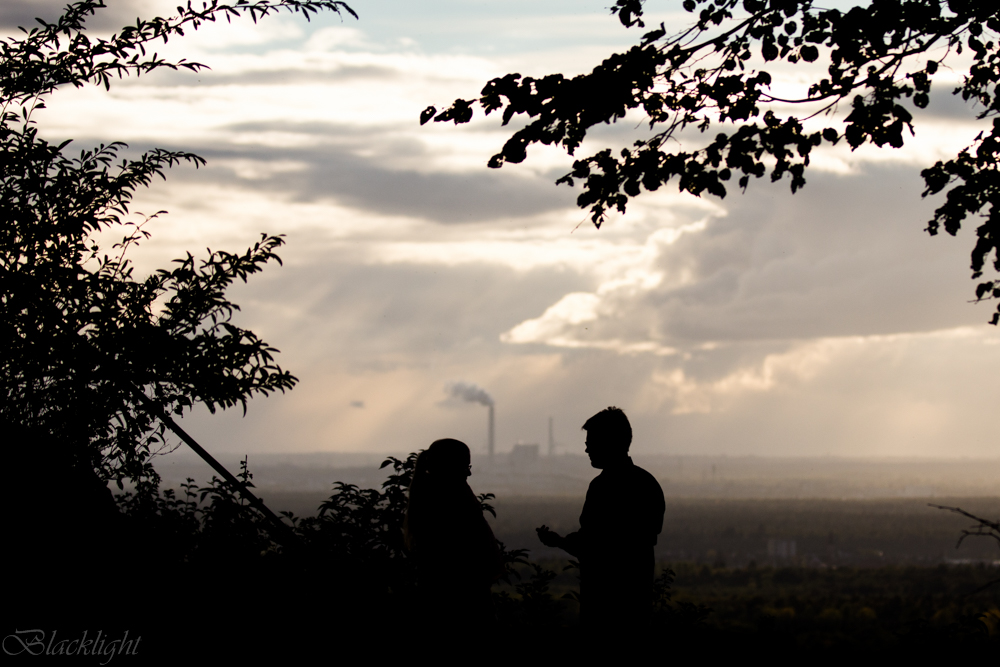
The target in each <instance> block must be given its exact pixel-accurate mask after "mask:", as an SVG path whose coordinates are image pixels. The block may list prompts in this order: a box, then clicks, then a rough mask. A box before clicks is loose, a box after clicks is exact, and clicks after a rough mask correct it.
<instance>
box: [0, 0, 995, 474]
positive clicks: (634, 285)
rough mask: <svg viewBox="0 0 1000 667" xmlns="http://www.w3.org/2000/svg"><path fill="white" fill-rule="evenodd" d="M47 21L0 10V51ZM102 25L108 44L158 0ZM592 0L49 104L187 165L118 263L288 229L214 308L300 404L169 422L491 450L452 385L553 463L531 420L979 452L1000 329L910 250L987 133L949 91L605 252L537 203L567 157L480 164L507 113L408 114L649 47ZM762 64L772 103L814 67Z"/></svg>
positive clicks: (281, 46)
mask: <svg viewBox="0 0 1000 667" xmlns="http://www.w3.org/2000/svg"><path fill="white" fill-rule="evenodd" d="M63 4H64V2H63V1H62V0H60V1H59V2H50V1H49V0H30V1H28V0H8V1H7V2H5V3H3V5H2V6H0V29H2V30H3V31H4V32H6V33H8V34H10V33H11V31H12V29H13V26H16V25H26V24H27V23H28V22H29V21H30V17H31V15H32V14H37V15H42V16H46V17H52V16H54V15H55V11H56V10H57V8H58V7H59V6H61V5H63ZM109 4H110V5H111V7H110V8H109V9H108V10H104V11H102V12H101V13H100V15H99V16H98V17H97V18H96V19H95V20H94V22H93V25H94V27H95V32H96V33H98V34H100V33H102V32H108V31H110V30H114V29H115V28H117V27H118V26H120V25H123V24H125V23H128V22H134V19H135V16H137V15H143V16H151V15H154V14H156V13H170V11H171V8H172V7H173V5H175V4H176V2H175V1H174V0H170V1H167V2H159V1H158V0H149V1H144V0H120V1H119V2H109ZM607 4H608V3H607V2H606V0H600V1H596V0H572V1H569V0H566V1H552V2H549V1H546V2H524V1H522V0H516V1H508V2H503V3H498V2H485V1H473V0H449V1H437V0H419V1H416V2H415V1H413V0H407V1H403V0H368V1H358V2H352V3H351V6H352V7H353V8H354V9H355V10H356V11H357V13H358V14H359V19H358V20H355V19H354V18H352V17H350V16H347V15H345V16H343V17H338V16H335V15H326V16H321V17H318V18H314V19H313V21H312V22H311V23H307V22H305V21H304V20H303V19H301V18H298V17H296V18H293V17H289V16H281V17H277V18H274V17H272V18H267V19H264V20H262V21H261V22H260V23H259V24H257V25H256V26H255V25H254V24H253V23H251V22H250V21H249V20H242V21H235V22H233V23H232V24H230V25H226V24H221V25H205V26H203V27H202V28H201V29H199V30H198V31H197V32H193V33H190V34H189V35H187V36H185V37H184V38H181V39H173V40H171V41H170V43H169V44H167V45H162V48H160V46H159V45H158V46H157V49H156V50H157V51H158V52H159V53H160V54H161V55H164V56H166V57H171V58H187V59H188V60H193V61H199V62H203V63H205V64H207V65H209V66H210V67H211V70H204V71H202V72H199V73H190V72H171V71H159V72H157V73H154V74H152V75H148V76H144V77H140V78H131V79H127V80H124V81H120V82H115V83H114V84H113V86H112V88H111V90H110V91H104V90H103V89H100V88H96V87H85V88H83V89H79V90H73V89H69V90H61V91H59V92H57V93H56V94H55V95H54V96H53V97H52V98H51V100H50V101H49V102H48V108H47V109H46V110H44V111H43V112H40V113H39V115H38V116H37V120H38V122H39V126H40V128H41V133H42V135H43V136H45V137H46V138H48V139H50V140H52V141H61V140H63V139H67V138H72V139H74V143H73V144H71V148H74V147H75V148H76V149H82V148H85V147H90V146H93V145H96V144H98V143H101V142H104V143H107V142H109V141H113V140H121V141H125V142H127V143H128V144H129V146H130V148H129V150H130V154H137V153H138V152H139V151H142V150H147V149H149V148H152V147H156V146H158V147H163V148H172V149H183V150H189V151H192V152H195V153H198V154H200V155H202V156H203V157H205V158H206V159H207V160H208V165H207V166H206V167H203V168H201V169H198V170H195V169H194V168H192V167H179V168H175V169H173V170H171V171H170V172H169V174H168V179H167V180H166V181H165V182H163V181H160V182H156V183H154V184H153V186H152V187H151V188H150V189H148V190H146V191H143V192H140V193H139V195H138V197H137V198H136V203H135V206H134V208H133V210H135V211H141V212H143V213H147V214H149V213H153V212H155V211H158V210H166V211H168V212H169V214H167V215H163V216H160V217H158V218H156V219H155V220H153V221H152V222H150V223H149V224H148V225H147V227H146V229H147V230H148V231H150V232H152V238H151V240H150V241H148V242H146V243H144V244H143V245H141V246H140V247H138V248H136V249H135V251H134V252H133V253H132V254H131V258H132V260H133V261H134V262H135V264H136V266H137V269H138V271H139V273H143V272H145V273H148V272H150V271H152V270H154V269H155V268H157V267H160V266H166V265H167V264H168V263H169V262H170V260H171V259H173V258H175V257H179V256H182V255H183V254H184V253H185V252H187V251H191V252H192V253H194V254H195V255H198V254H199V253H202V254H204V253H205V249H206V248H212V249H224V250H229V251H242V250H244V249H245V248H247V247H248V246H250V245H251V244H252V243H253V242H254V241H255V240H256V239H258V238H259V236H260V234H261V233H263V232H267V233H271V234H284V235H285V240H286V242H287V245H286V246H285V247H284V248H282V251H281V253H280V254H281V256H282V259H283V260H284V265H283V266H277V265H275V266H270V267H268V268H267V269H266V270H265V272H264V273H263V274H260V275H257V276H255V277H254V278H252V279H251V281H250V282H249V283H248V284H247V285H245V286H244V285H239V286H237V287H235V288H234V289H232V290H231V292H230V297H231V298H232V300H233V301H235V302H236V303H238V304H240V305H241V307H242V312H241V313H240V314H239V315H238V317H237V323H238V324H240V325H241V326H245V327H248V328H250V329H252V330H253V331H255V332H257V333H258V334H259V335H261V336H262V337H263V338H264V339H265V340H267V341H268V342H269V343H270V344H272V345H273V346H274V347H276V348H278V349H279V350H281V353H280V355H279V361H280V363H281V364H282V365H283V366H284V367H285V368H287V369H288V370H290V371H291V372H292V373H293V374H294V375H296V376H297V377H298V378H299V384H298V386H297V387H296V388H295V389H294V390H293V391H291V392H290V393H288V394H286V395H278V396H271V397H267V398H257V399H254V400H252V401H251V402H250V407H249V410H248V412H247V414H246V416H243V414H242V412H241V411H240V410H238V409H237V410H234V411H229V412H225V413H220V414H216V415H210V414H208V413H207V411H204V410H199V411H195V412H194V413H193V414H192V415H190V416H188V417H187V418H185V420H184V425H185V428H187V429H188V430H189V431H190V432H191V433H192V435H194V436H195V437H196V438H197V439H199V441H201V442H202V444H203V445H205V446H206V447H207V448H208V449H209V450H210V451H215V452H220V453H230V454H231V453H257V452H308V451H345V452H405V451H414V450H416V449H419V448H422V447H426V446H427V445H428V444H429V443H430V442H431V441H432V440H434V439H437V438H441V437H455V438H459V439H462V440H464V441H465V442H467V443H468V444H469V445H470V447H471V448H472V449H473V451H474V452H482V451H484V450H485V445H486V437H487V436H486V421H487V414H486V408H485V407H484V406H483V405H482V404H480V403H476V402H467V401H463V400H461V398H456V397H455V396H454V395H453V392H452V391H451V388H452V387H454V386H455V385H456V383H465V384H474V385H476V386H478V387H479V388H481V389H483V390H484V391H485V392H487V393H488V394H489V396H490V397H492V399H493V400H494V401H495V405H496V420H497V421H496V423H497V449H498V451H504V450H507V449H509V448H510V447H511V446H512V445H513V444H514V443H516V442H541V443H543V445H544V443H545V442H546V439H547V427H548V419H549V418H550V417H551V418H552V419H553V423H554V428H555V438H556V440H557V442H558V443H559V446H560V451H567V452H582V449H583V444H582V443H583V432H582V431H580V426H581V425H582V424H583V422H584V421H585V420H586V419H587V418H588V417H589V416H591V415H592V414H594V413H595V412H597V411H599V410H601V409H603V408H605V407H607V406H609V405H617V406H619V407H621V408H622V409H624V410H625V412H626V414H627V415H628V416H629V418H630V420H631V422H632V424H633V429H634V432H635V437H634V443H633V452H636V453H641V454H647V455H648V454H657V453H663V454H727V455H734V456H741V455H760V456H812V455H832V456H851V457H854V456H871V457H896V456H917V457H990V458H996V457H997V456H1000V447H998V445H997V441H996V437H995V435H994V433H995V431H994V420H995V414H996V408H995V404H996V396H997V395H998V391H1000V374H998V373H997V370H998V368H1000V332H998V330H997V328H996V327H993V326H990V325H988V324H987V321H988V320H989V318H990V316H991V315H992V312H993V308H994V305H993V304H990V303H982V304H978V305H976V304H972V303H970V300H971V299H972V297H973V296H974V292H973V290H974V282H973V281H971V280H970V273H971V271H970V269H969V268H968V267H969V253H970V251H971V249H972V246H973V243H974V229H969V228H967V229H963V230H962V232H961V233H960V234H959V235H958V236H957V237H955V238H953V237H950V236H947V235H941V236H937V237H930V236H929V235H928V234H927V233H926V232H924V231H923V229H924V227H925V225H926V222H927V221H928V220H929V219H930V218H931V215H932V212H933V210H934V207H935V205H936V203H937V202H938V201H939V200H935V199H933V198H932V199H928V200H923V199H921V196H920V194H921V190H922V187H921V185H922V181H921V179H920V176H919V173H920V170H921V169H922V168H925V167H927V166H929V165H930V164H932V163H933V162H934V161H935V160H938V159H946V158H947V157H948V156H950V155H954V154H955V152H956V151H957V150H959V149H960V148H962V147H964V146H966V145H968V144H970V143H971V142H972V140H973V138H974V137H975V135H976V134H977V132H978V131H979V129H981V124H977V123H976V121H975V117H974V113H973V112H972V111H971V110H969V109H966V108H964V107H963V106H962V105H961V104H960V103H959V102H957V101H956V100H955V99H954V98H952V97H951V96H950V95H949V91H950V87H949V85H948V84H949V82H953V81H954V80H955V77H956V76H957V74H958V73H959V72H960V70H956V71H948V70H947V69H946V68H944V69H943V70H942V72H941V75H940V77H939V80H938V81H937V82H936V85H937V87H936V88H935V91H934V95H933V99H932V104H931V106H930V107H929V108H928V110H926V111H925V112H923V113H921V114H919V115H917V123H916V136H915V137H913V138H912V139H910V140H909V142H908V144H907V146H906V147H905V148H904V149H902V150H877V149H868V148H863V149H861V150H858V151H856V152H853V153H852V152H850V151H849V150H848V149H846V148H843V147H838V148H835V149H826V150H824V151H822V152H821V153H820V154H819V155H817V156H816V159H815V160H814V165H813V167H812V168H811V170H810V171H809V172H807V181H808V184H807V186H806V187H805V189H804V190H802V191H800V192H799V193H797V194H795V195H794V196H793V195H792V194H791V192H790V190H789V188H788V182H787V180H786V181H784V182H781V183H778V184H770V183H767V182H765V181H766V179H764V180H762V181H756V182H754V183H752V184H751V187H750V188H749V189H748V190H747V192H746V193H745V194H740V193H739V192H733V193H731V194H730V195H729V196H728V197H726V198H725V199H719V198H716V197H711V196H706V197H704V198H700V199H699V198H696V197H693V196H690V195H684V194H681V193H679V192H677V190H676V186H670V187H667V188H664V189H662V190H661V191H659V192H657V193H645V194H643V195H641V196H640V197H639V198H637V199H635V200H634V201H633V202H631V203H630V204H629V207H628V211H627V213H626V214H625V215H624V216H615V217H612V218H611V219H610V220H609V221H608V222H607V223H606V224H605V225H604V226H603V227H602V228H601V229H600V230H597V229H595V228H594V227H593V226H592V225H591V224H590V223H589V222H588V218H587V215H586V213H585V212H584V211H582V210H580V209H578V208H576V207H575V205H574V201H575V198H576V196H577V195H578V194H579V190H575V189H573V188H570V187H567V186H565V185H561V186H556V185H555V184H554V181H555V180H556V179H557V178H558V177H559V176H561V175H562V174H564V173H566V172H567V171H569V169H570V165H571V163H572V158H571V157H569V156H567V155H565V154H564V153H562V152H560V151H558V150H555V149H544V148H533V149H531V150H530V151H529V154H528V159H527V160H526V161H525V162H524V163H522V164H520V165H506V166H505V167H504V168H503V169H501V170H491V169H487V168H486V162H487V160H488V159H489V157H490V156H491V155H493V154H494V153H496V152H497V151H498V150H499V148H500V147H501V146H502V145H503V142H504V140H505V137H506V136H508V134H509V132H510V131H511V130H510V128H502V127H501V126H500V121H499V119H497V118H496V117H495V116H491V117H485V118H484V117H483V116H482V114H477V117H476V120H475V121H474V122H472V123H470V124H468V125H463V126H458V127H456V126H454V125H445V124H433V123H432V124H429V125H425V126H421V125H420V124H419V115H420V112H421V111H422V110H423V109H424V108H425V107H427V106H428V105H436V106H437V107H438V108H443V107H445V106H447V105H448V104H449V103H450V102H451V101H452V100H454V99H455V98H458V97H463V98H470V97H474V96H475V95H476V94H477V93H478V92H479V90H480V89H481V88H482V86H483V84H484V83H485V82H486V81H487V80H489V79H490V78H492V77H494V76H500V75H503V74H506V73H508V72H520V73H521V74H524V75H533V76H541V75H545V74H548V73H552V72H563V73H565V74H567V75H572V74H577V73H581V72H585V71H589V70H590V69H591V68H593V67H594V66H595V65H596V64H598V63H599V62H600V61H601V60H602V59H603V58H605V57H607V56H608V55H610V53H612V52H613V51H616V50H618V51H620V50H623V49H626V48H628V47H629V46H630V45H631V44H633V43H635V42H636V41H638V39H639V37H640V36H641V33H640V32H636V31H634V30H631V31H630V30H627V29H625V28H624V27H622V26H621V25H620V24H619V23H618V21H617V19H615V18H614V17H611V16H609V15H608V12H607V9H606V5H607ZM679 7H680V3H679V2H673V1H667V0H650V2H648V3H647V8H648V10H649V12H650V13H649V15H648V19H649V20H648V21H647V22H648V23H649V24H650V25H652V24H655V23H659V22H660V21H663V22H664V23H665V25H666V26H667V27H668V28H674V29H676V28H680V27H683V26H684V25H686V23H687V20H688V18H689V15H686V14H684V13H683V12H680V11H678V10H679ZM769 69H770V70H771V71H772V73H773V74H774V75H775V84H774V85H775V89H776V90H778V91H780V92H786V91H794V90H801V89H802V88H803V87H804V86H807V85H808V83H809V82H810V81H811V80H812V79H813V77H815V76H816V75H817V72H816V71H811V70H807V69H796V68H790V67H787V66H786V67H784V68H782V67H773V66H772V67H771V68H769ZM948 77H951V79H949V78H948ZM786 111H787V109H786ZM643 131H644V128H643V125H642V118H641V117H640V116H636V117H634V118H632V117H630V118H628V119H626V121H624V122H622V123H619V124H617V125H615V126H609V127H604V128H599V129H598V130H597V131H595V132H594V133H593V134H592V136H591V137H590V138H589V139H588V141H587V143H586V144H585V145H584V146H583V148H581V150H580V152H579V155H587V154H589V153H590V152H592V151H596V150H599V149H601V148H604V147H605V146H611V147H616V146H623V145H627V144H629V143H630V142H631V141H633V140H635V139H638V138H641V137H642V136H643ZM683 139H684V140H685V141H691V142H695V143H697V142H698V141H700V140H701V139H700V138H699V137H698V136H697V135H685V136H684V137H683ZM693 145H694V143H693V144H692V146H693ZM734 190H735V188H734ZM114 240H116V239H114V238H112V237H106V238H104V239H103V241H104V242H105V243H111V242H113V241H114Z"/></svg>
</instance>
